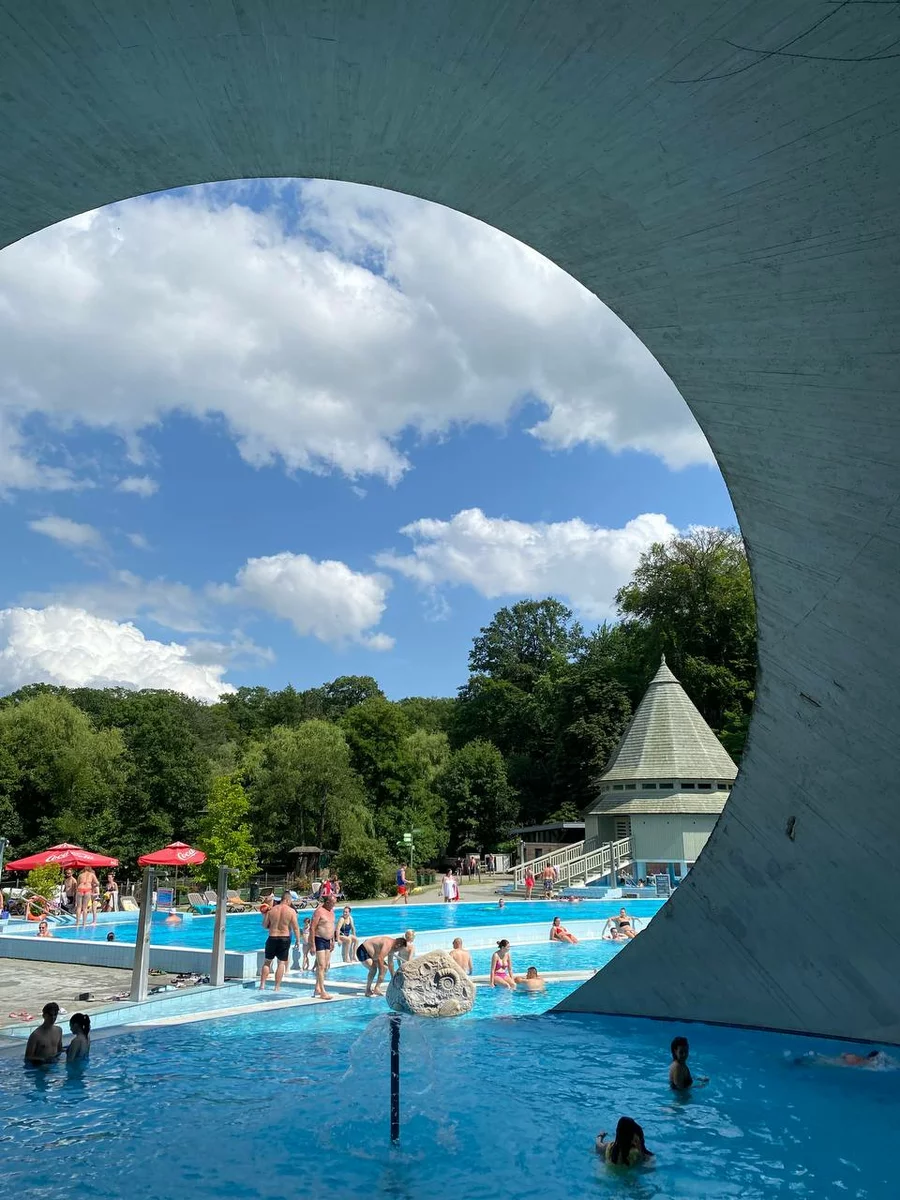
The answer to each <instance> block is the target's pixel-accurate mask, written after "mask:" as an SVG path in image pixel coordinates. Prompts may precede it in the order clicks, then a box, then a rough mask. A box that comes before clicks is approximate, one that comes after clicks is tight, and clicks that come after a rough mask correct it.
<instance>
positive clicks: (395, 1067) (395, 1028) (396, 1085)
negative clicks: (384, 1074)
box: [390, 1016, 400, 1146]
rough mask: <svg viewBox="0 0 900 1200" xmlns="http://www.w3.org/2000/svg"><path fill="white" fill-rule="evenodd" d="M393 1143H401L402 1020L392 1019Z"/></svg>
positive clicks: (394, 1017)
mask: <svg viewBox="0 0 900 1200" xmlns="http://www.w3.org/2000/svg"><path fill="white" fill-rule="evenodd" d="M390 1020H391V1142H392V1143H393V1144H394V1145H395V1146H396V1144H397V1143H398V1142H399V1141H400V1018H399V1016H393V1017H391V1019H390Z"/></svg>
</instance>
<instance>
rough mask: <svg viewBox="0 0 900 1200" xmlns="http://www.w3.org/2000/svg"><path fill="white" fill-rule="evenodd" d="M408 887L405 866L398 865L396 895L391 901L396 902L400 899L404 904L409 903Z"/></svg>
mask: <svg viewBox="0 0 900 1200" xmlns="http://www.w3.org/2000/svg"><path fill="white" fill-rule="evenodd" d="M408 892H409V887H408V885H407V882H406V867H403V866H400V867H398V868H397V895H396V896H395V897H394V899H393V901H392V903H393V904H396V903H397V901H398V900H402V901H403V903H404V904H409V895H408Z"/></svg>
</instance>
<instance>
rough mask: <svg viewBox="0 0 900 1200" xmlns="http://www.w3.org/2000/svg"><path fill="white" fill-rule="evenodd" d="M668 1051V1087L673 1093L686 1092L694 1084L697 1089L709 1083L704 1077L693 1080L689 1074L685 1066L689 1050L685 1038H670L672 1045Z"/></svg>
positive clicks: (689, 1070)
mask: <svg viewBox="0 0 900 1200" xmlns="http://www.w3.org/2000/svg"><path fill="white" fill-rule="evenodd" d="M669 1049H670V1050H671V1051H672V1062H671V1065H670V1066H669V1087H670V1088H672V1090H673V1091H676V1092H686V1091H687V1090H688V1088H691V1087H693V1086H694V1083H695V1082H696V1084H697V1086H698V1087H700V1086H701V1085H702V1084H704V1083H709V1080H708V1079H707V1078H706V1076H705V1075H698V1077H697V1079H696V1080H695V1079H694V1077H693V1075H692V1074H691V1069H690V1067H689V1066H688V1065H687V1060H688V1055H689V1054H690V1052H691V1048H690V1046H689V1045H688V1040H687V1038H686V1037H675V1038H672V1045H671V1046H670V1047H669Z"/></svg>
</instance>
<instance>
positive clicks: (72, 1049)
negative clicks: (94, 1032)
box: [66, 1012, 91, 1063]
mask: <svg viewBox="0 0 900 1200" xmlns="http://www.w3.org/2000/svg"><path fill="white" fill-rule="evenodd" d="M69 1029H71V1031H72V1034H73V1037H72V1040H71V1042H69V1044H68V1046H66V1062H67V1063H73V1062H78V1061H79V1060H84V1059H85V1058H87V1056H88V1055H89V1054H90V1052H91V1018H90V1017H89V1016H88V1015H87V1013H80V1012H78V1013H73V1014H72V1016H71V1017H70V1019H69Z"/></svg>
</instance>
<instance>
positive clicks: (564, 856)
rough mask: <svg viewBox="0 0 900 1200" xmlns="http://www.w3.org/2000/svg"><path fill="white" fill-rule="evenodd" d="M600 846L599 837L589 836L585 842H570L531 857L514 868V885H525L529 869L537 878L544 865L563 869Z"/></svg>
mask: <svg viewBox="0 0 900 1200" xmlns="http://www.w3.org/2000/svg"><path fill="white" fill-rule="evenodd" d="M599 846H600V839H599V838H589V839H588V840H587V841H584V842H570V843H569V845H568V846H561V847H560V848H559V850H551V852H550V853H549V854H542V855H541V856H540V857H539V858H532V859H529V861H528V862H527V863H522V864H521V865H520V866H518V867H516V868H515V869H514V871H513V886H514V887H524V885H525V872H526V871H527V870H529V869H530V870H531V873H532V875H534V877H535V879H537V877H538V875H540V873H541V871H543V869H544V867H559V869H560V870H562V868H563V865H564V864H565V863H569V862H571V861H572V860H573V859H575V858H581V857H582V856H583V855H585V854H587V853H589V852H590V851H591V850H596V849H597V848H598V847H599Z"/></svg>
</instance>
